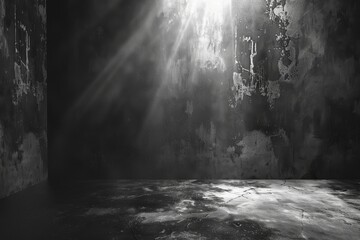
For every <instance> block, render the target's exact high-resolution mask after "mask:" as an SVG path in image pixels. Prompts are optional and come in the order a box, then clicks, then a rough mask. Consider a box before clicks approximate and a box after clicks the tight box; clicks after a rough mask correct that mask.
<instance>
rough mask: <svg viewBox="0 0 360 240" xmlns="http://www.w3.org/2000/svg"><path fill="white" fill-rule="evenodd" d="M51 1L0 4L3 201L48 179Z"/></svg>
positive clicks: (9, 0)
mask: <svg viewBox="0 0 360 240" xmlns="http://www.w3.org/2000/svg"><path fill="white" fill-rule="evenodd" d="M46 79H47V72H46V3H45V0H31V1H20V0H16V1H13V0H0V198H1V197H4V196H7V195H9V194H11V193H14V192H17V191H19V190H21V189H24V188H26V187H28V186H30V185H33V184H36V183H38V182H40V181H42V180H44V179H46V177H47V135H46V132H47V130H46V129H47V126H46V88H47V85H46Z"/></svg>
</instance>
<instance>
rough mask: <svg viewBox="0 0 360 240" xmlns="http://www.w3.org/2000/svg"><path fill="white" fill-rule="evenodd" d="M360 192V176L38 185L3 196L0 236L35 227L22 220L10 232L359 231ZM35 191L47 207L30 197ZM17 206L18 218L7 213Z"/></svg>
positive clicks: (337, 235) (210, 234) (322, 234)
mask: <svg viewBox="0 0 360 240" xmlns="http://www.w3.org/2000/svg"><path fill="white" fill-rule="evenodd" d="M50 190H51V191H50ZM50 193H51V194H50ZM359 193H360V182H354V181H352V182H342V181H281V180H278V181H275V180H274V181H268V180H262V181H257V180H254V181H238V180H218V181H216V180H214V181H199V180H188V181H108V182H104V181H99V182H83V183H78V184H74V185H72V186H71V187H70V188H68V187H67V188H64V189H62V190H59V189H55V190H54V189H51V188H50V189H49V188H46V187H41V186H40V187H38V189H37V190H36V188H35V189H34V190H29V191H27V193H26V192H25V193H21V194H20V195H15V196H13V197H11V198H9V199H7V200H5V201H4V200H2V201H0V210H1V211H2V215H0V226H4V225H3V223H5V222H6V224H7V226H8V227H7V229H1V231H0V238H1V239H3V238H2V237H3V236H4V233H5V234H6V230H8V229H11V226H13V229H17V230H19V227H18V226H26V225H28V224H35V226H32V227H31V231H30V230H29V231H30V232H26V229H25V228H24V229H23V231H17V232H15V233H14V232H12V233H9V232H8V234H25V235H26V236H42V237H44V236H46V237H47V238H49V239H204V240H205V239H219V240H223V239H316V240H321V239H347V240H349V239H359V236H360V224H359V223H360V198H359ZM34 196H37V197H38V199H36V202H40V203H41V204H40V205H41V207H39V206H37V207H34V204H31V201H30V200H29V199H32V198H34ZM46 196H47V197H46ZM49 196H50V197H49ZM29 201H30V202H29ZM9 202H11V203H12V204H13V205H14V206H13V207H12V208H13V212H11V210H9V209H11V207H9V205H8V206H7V204H8V203H9ZM25 203H26V204H25ZM44 206H47V208H44ZM24 208H25V209H24ZM40 208H41V209H40ZM16 214H18V215H19V214H20V215H19V216H18V217H19V218H18V219H6V216H10V215H11V216H14V215H16ZM21 214H23V215H24V216H22V215H21ZM39 214H40V216H39ZM32 218H33V219H32ZM19 219H20V220H19ZM9 220H10V221H9ZM19 221H20V222H19ZM37 222H40V223H42V224H40V223H39V224H38V226H36V223H37ZM43 222H46V224H48V226H46V227H44V223H43ZM29 234H30V235H29ZM31 234H33V235H31ZM36 234H37V235H36ZM5 236H7V235H5ZM30 239H31V237H30Z"/></svg>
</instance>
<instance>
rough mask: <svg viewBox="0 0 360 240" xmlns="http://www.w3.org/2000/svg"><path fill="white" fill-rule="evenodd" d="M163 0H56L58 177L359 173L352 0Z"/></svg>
mask: <svg viewBox="0 0 360 240" xmlns="http://www.w3.org/2000/svg"><path fill="white" fill-rule="evenodd" d="M179 2H181V1H179ZM200 2H201V1H200ZM225 2H226V1H225ZM240 2H241V3H242V4H241V5H240V4H239V3H240ZM162 3H166V1H160V0H159V1H155V2H154V1H146V0H144V1H136V2H135V1H130V0H122V1H121V0H106V1H101V2H99V1H95V0H94V1H86V2H84V1H65V2H64V1H53V2H52V3H50V5H49V8H48V9H49V45H48V49H49V78H50V79H51V81H50V84H49V93H50V94H49V144H50V145H49V156H50V159H51V162H50V169H49V171H50V177H52V178H53V179H54V181H55V182H56V181H57V180H59V181H63V180H65V179H72V178H76V179H84V178H86V179H96V178H359V177H360V175H359V172H358V171H357V169H359V167H360V162H359V158H360V152H359V149H360V139H359V136H360V86H359V85H360V79H359V77H360V76H359V73H360V72H359V70H358V68H357V66H358V65H359V54H360V52H359V51H360V41H359V40H358V39H359V32H358V30H357V29H358V25H359V23H360V19H359V18H358V17H357V12H358V10H360V6H359V3H358V2H357V1H347V2H344V1H340V0H334V1H331V2H329V1H316V2H314V1H306V0H302V1H296V3H294V2H293V1H285V0H284V1H278V3H274V1H266V0H257V1H236V0H233V1H232V4H233V5H232V8H231V11H230V10H228V9H222V10H221V8H219V9H220V10H219V11H222V14H219V18H216V19H214V18H210V16H208V15H206V11H204V9H207V10H208V11H211V9H212V7H211V8H210V6H211V4H210V3H209V4H208V5H203V7H202V8H201V7H199V6H195V8H196V7H199V9H197V11H198V12H197V13H198V15H197V17H189V15H186V14H187V12H186V11H187V10H186V9H187V8H186V6H185V5H181V4H179V5H178V6H175V7H174V6H172V5H171V4H167V5H161V4H162ZM215 6H216V5H215ZM202 9H203V10H202ZM217 13H218V12H217ZM213 15H214V14H213ZM215 15H216V16H217V14H215ZM184 19H188V21H189V24H188V25H186V24H184ZM189 19H190V20H189ZM199 19H206V20H208V21H200V20H199ZM219 19H220V20H219ZM185 22H186V21H185ZM204 22H209V24H208V25H206V24H205V25H201V24H204ZM231 23H235V24H234V25H232V24H231ZM199 29H205V31H204V32H199ZM235 33H236V34H235ZM201 34H203V35H201ZM200 35H201V36H202V37H203V38H200ZM235 35H236V37H235ZM177 39H178V40H179V39H181V41H177ZM234 59H236V62H235V61H234ZM64 178H65V179H64Z"/></svg>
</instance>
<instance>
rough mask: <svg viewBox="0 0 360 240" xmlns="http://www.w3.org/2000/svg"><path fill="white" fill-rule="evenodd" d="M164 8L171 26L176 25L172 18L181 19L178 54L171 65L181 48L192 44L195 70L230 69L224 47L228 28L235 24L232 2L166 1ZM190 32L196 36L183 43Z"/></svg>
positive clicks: (205, 0)
mask: <svg viewBox="0 0 360 240" xmlns="http://www.w3.org/2000/svg"><path fill="white" fill-rule="evenodd" d="M163 8H164V9H163V11H164V12H165V13H167V14H165V16H166V17H168V18H169V21H168V22H169V23H172V22H174V21H173V19H172V18H177V17H179V18H180V19H181V27H180V28H179V30H178V36H177V39H175V41H174V42H175V44H174V51H173V54H172V56H171V58H170V59H169V61H168V63H172V62H173V61H174V60H175V59H173V58H174V57H175V56H176V52H177V51H178V49H179V46H181V45H182V44H190V47H191V49H192V51H191V53H192V62H193V63H194V66H199V67H200V68H201V69H217V70H219V71H224V70H225V68H226V67H225V63H224V60H223V59H222V51H223V49H222V47H221V44H222V41H223V29H224V28H225V27H226V26H225V25H227V24H232V23H231V18H229V15H230V14H231V0H163ZM174 12H176V13H177V14H173V13H174ZM227 20H229V22H226V21H227ZM188 29H192V31H191V32H192V33H193V36H192V37H191V39H190V40H189V39H187V40H189V42H183V41H184V36H186V34H185V33H186V32H187V31H188Z"/></svg>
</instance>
